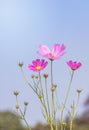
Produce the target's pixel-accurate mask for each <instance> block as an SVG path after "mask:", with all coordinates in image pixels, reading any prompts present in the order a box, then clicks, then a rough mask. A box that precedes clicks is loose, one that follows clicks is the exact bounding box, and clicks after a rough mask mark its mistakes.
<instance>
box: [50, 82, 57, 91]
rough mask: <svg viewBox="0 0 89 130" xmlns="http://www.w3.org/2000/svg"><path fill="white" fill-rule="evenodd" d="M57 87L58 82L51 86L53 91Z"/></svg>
mask: <svg viewBox="0 0 89 130" xmlns="http://www.w3.org/2000/svg"><path fill="white" fill-rule="evenodd" d="M56 87H57V84H54V85H53V87H52V88H51V91H52V92H54V91H55V89H56Z"/></svg>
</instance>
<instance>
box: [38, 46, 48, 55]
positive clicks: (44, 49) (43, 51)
mask: <svg viewBox="0 0 89 130" xmlns="http://www.w3.org/2000/svg"><path fill="white" fill-rule="evenodd" d="M39 49H40V50H41V52H42V53H44V54H47V53H50V50H49V48H48V47H47V46H45V45H40V46H39Z"/></svg>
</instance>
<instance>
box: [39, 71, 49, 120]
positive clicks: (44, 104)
mask: <svg viewBox="0 0 89 130" xmlns="http://www.w3.org/2000/svg"><path fill="white" fill-rule="evenodd" d="M39 80H40V88H41V94H42V99H43V102H42V100H40V101H41V103H42V104H43V106H44V109H45V112H46V116H47V119H48V111H47V107H46V103H45V99H44V93H43V88H42V81H41V75H40V72H39Z"/></svg>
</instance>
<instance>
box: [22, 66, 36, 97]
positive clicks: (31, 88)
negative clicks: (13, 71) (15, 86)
mask: <svg viewBox="0 0 89 130" xmlns="http://www.w3.org/2000/svg"><path fill="white" fill-rule="evenodd" d="M21 71H22V74H23V77H24V80H25V81H26V82H27V84H28V85H29V86H30V88H31V89H32V90H33V91H34V92H35V93H36V94H37V95H38V93H37V91H36V90H35V89H34V88H33V87H32V85H31V84H30V83H29V81H28V80H27V78H26V76H25V73H24V71H23V69H22V67H21Z"/></svg>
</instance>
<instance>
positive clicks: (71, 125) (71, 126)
mask: <svg viewBox="0 0 89 130" xmlns="http://www.w3.org/2000/svg"><path fill="white" fill-rule="evenodd" d="M72 129H73V120H72V119H70V130H72Z"/></svg>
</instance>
